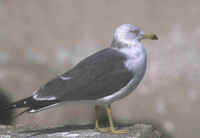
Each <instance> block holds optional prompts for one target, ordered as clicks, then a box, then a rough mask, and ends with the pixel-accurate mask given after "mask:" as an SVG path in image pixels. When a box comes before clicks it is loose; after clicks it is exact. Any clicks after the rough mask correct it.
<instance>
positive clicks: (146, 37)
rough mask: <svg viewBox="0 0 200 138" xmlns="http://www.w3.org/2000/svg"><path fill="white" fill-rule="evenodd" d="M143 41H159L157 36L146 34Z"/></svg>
mask: <svg viewBox="0 0 200 138" xmlns="http://www.w3.org/2000/svg"><path fill="white" fill-rule="evenodd" d="M142 39H151V40H158V37H157V35H155V34H150V33H145V34H144V35H143V37H142Z"/></svg>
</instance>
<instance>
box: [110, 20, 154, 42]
mask: <svg viewBox="0 0 200 138" xmlns="http://www.w3.org/2000/svg"><path fill="white" fill-rule="evenodd" d="M142 39H151V40H158V37H157V36H156V35H155V34H151V33H144V32H143V31H142V30H140V28H139V27H136V26H134V25H131V24H123V25H120V26H119V27H118V28H117V29H116V30H115V33H114V38H113V42H114V43H116V42H117V43H118V42H120V43H122V44H128V45H129V44H130V45H131V44H133V43H134V42H139V41H141V40H142Z"/></svg>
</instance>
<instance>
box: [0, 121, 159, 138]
mask: <svg viewBox="0 0 200 138" xmlns="http://www.w3.org/2000/svg"><path fill="white" fill-rule="evenodd" d="M89 127H90V128H91V125H90V126H81V127H80V126H79V127H76V126H73V127H69V126H64V127H57V128H48V129H40V130H33V129H32V128H17V127H13V128H10V127H9V128H6V129H5V128H0V138H25V137H26V138H27V137H31V138H85V137H89V138H90V137H92V138H111V137H112V138H161V134H162V133H161V132H160V131H159V130H156V129H155V128H153V126H152V125H150V124H135V125H131V126H128V127H123V128H121V129H128V130H129V133H128V134H120V135H116V134H111V133H100V132H98V131H96V130H95V129H89ZM81 128H82V129H81ZM22 131H23V133H21V132H22Z"/></svg>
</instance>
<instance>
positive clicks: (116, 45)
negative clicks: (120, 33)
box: [111, 38, 141, 49]
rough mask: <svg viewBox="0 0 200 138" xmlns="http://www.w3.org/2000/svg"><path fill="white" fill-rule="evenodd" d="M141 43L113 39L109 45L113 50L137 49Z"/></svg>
mask: <svg viewBox="0 0 200 138" xmlns="http://www.w3.org/2000/svg"><path fill="white" fill-rule="evenodd" d="M140 45H141V43H140V42H139V41H138V40H129V39H123V38H120V39H119V38H118V39H116V38H113V41H112V43H111V47H113V48H119V49H121V48H130V47H138V46H140Z"/></svg>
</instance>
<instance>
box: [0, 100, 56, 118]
mask: <svg viewBox="0 0 200 138" xmlns="http://www.w3.org/2000/svg"><path fill="white" fill-rule="evenodd" d="M56 102H58V101H56V100H55V101H54V100H53V101H38V100H35V99H34V98H33V97H32V96H31V97H28V98H25V99H22V100H20V101H17V102H15V103H12V104H10V105H7V106H4V107H2V108H0V112H6V111H9V110H12V109H15V108H27V109H25V110H24V111H22V112H20V113H19V114H17V115H15V117H18V116H20V115H22V114H24V113H26V112H29V111H33V112H35V111H37V110H39V109H41V108H44V107H46V106H49V105H51V104H54V103H56Z"/></svg>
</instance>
